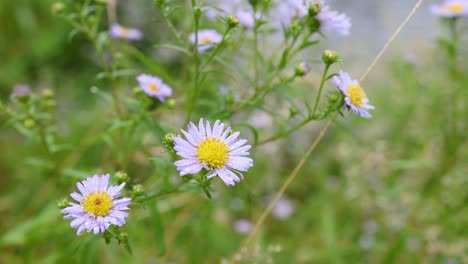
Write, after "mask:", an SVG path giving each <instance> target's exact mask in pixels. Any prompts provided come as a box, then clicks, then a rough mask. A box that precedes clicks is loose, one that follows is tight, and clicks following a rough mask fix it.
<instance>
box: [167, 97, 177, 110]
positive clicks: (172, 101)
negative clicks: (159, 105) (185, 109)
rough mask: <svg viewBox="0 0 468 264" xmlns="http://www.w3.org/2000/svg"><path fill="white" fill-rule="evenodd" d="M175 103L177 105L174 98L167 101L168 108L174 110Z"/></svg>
mask: <svg viewBox="0 0 468 264" xmlns="http://www.w3.org/2000/svg"><path fill="white" fill-rule="evenodd" d="M175 103H176V102H175V100H174V98H171V99H169V100H167V102H166V104H167V106H168V107H169V108H171V109H172V108H174V106H175Z"/></svg>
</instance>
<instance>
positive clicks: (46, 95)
mask: <svg viewBox="0 0 468 264" xmlns="http://www.w3.org/2000/svg"><path fill="white" fill-rule="evenodd" d="M42 96H43V97H44V98H46V99H50V98H52V97H54V96H55V93H54V91H52V90H50V89H44V90H43V91H42Z"/></svg>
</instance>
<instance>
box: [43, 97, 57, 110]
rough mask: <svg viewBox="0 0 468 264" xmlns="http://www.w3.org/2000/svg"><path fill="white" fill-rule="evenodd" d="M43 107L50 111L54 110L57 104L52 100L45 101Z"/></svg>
mask: <svg viewBox="0 0 468 264" xmlns="http://www.w3.org/2000/svg"><path fill="white" fill-rule="evenodd" d="M45 106H46V107H47V108H51V109H52V108H55V107H56V106H57V102H55V100H53V99H49V100H46V101H45Z"/></svg>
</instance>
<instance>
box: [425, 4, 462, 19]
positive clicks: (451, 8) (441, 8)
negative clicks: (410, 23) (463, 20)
mask: <svg viewBox="0 0 468 264" xmlns="http://www.w3.org/2000/svg"><path fill="white" fill-rule="evenodd" d="M431 13H432V14H433V15H435V16H441V17H448V18H454V17H460V16H468V0H445V1H444V3H443V4H442V5H433V6H431Z"/></svg>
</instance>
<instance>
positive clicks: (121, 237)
mask: <svg viewBox="0 0 468 264" xmlns="http://www.w3.org/2000/svg"><path fill="white" fill-rule="evenodd" d="M117 240H118V241H119V244H125V243H127V242H128V234H127V233H125V232H122V233H120V234H118V235H117Z"/></svg>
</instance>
